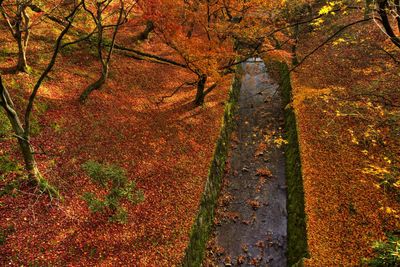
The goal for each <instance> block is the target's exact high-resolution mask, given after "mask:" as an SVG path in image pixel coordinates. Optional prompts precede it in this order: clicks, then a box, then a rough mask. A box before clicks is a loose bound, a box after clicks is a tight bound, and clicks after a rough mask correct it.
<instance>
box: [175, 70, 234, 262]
mask: <svg viewBox="0 0 400 267" xmlns="http://www.w3.org/2000/svg"><path fill="white" fill-rule="evenodd" d="M240 87H241V70H240V68H238V70H237V72H236V74H235V77H234V79H233V83H232V86H231V89H230V92H229V99H228V102H227V103H226V105H225V112H224V118H223V121H222V126H221V132H220V136H219V138H218V141H217V144H216V146H215V150H214V156H213V159H212V161H211V167H210V169H209V173H208V179H207V182H206V186H205V189H204V192H203V196H202V198H201V202H200V207H199V212H198V214H197V217H196V220H195V222H194V224H193V226H192V230H191V233H190V241H189V245H188V247H187V248H186V251H185V257H184V259H183V262H182V266H188V267H196V266H201V264H202V262H203V257H204V252H205V249H206V244H207V241H208V239H209V235H210V233H211V230H212V226H213V221H214V211H215V206H216V203H217V200H218V196H219V192H220V189H221V183H222V178H223V175H224V171H225V162H226V156H227V154H228V149H229V139H230V135H231V132H232V129H233V127H234V115H235V110H236V104H237V101H238V99H239V94H240Z"/></svg>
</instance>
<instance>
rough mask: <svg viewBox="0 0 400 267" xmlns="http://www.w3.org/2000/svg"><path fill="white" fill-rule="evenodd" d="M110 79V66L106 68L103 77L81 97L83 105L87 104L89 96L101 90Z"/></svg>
mask: <svg viewBox="0 0 400 267" xmlns="http://www.w3.org/2000/svg"><path fill="white" fill-rule="evenodd" d="M107 77H108V66H107V67H104V70H103V71H102V72H101V77H100V78H99V79H98V80H97V81H95V82H94V83H92V84H91V85H89V86H88V87H87V88H86V89H85V90H84V91H83V92H82V94H81V95H80V97H79V101H80V102H81V103H85V102H86V100H87V98H88V97H89V95H90V94H91V93H92V92H93V91H94V90H100V89H101V87H102V86H103V85H104V84H105V82H106V80H107Z"/></svg>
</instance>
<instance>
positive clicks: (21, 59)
mask: <svg viewBox="0 0 400 267" xmlns="http://www.w3.org/2000/svg"><path fill="white" fill-rule="evenodd" d="M16 39H17V43H18V62H17V66H16V71H19V72H26V73H27V72H29V66H28V62H27V60H26V46H24V44H23V40H22V37H21V36H19V37H18V38H16Z"/></svg>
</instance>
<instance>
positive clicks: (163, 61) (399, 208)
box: [0, 0, 400, 266]
mask: <svg viewBox="0 0 400 267" xmlns="http://www.w3.org/2000/svg"><path fill="white" fill-rule="evenodd" d="M398 6H399V3H398V1H383V0H379V1H375V2H371V1H368V0H367V1H365V2H364V1H350V0H349V1H311V0H302V1H280V0H279V1H278V0H276V1H264V0H250V1H239V0H216V1H202V0H188V1H175V0H118V1H117V0H104V1H85V0H60V1H55V0H54V1H53V0H52V1H35V0H21V1H9V0H0V15H1V18H0V40H1V42H0V85H1V86H0V107H1V110H0V217H1V218H2V219H1V220H0V263H1V265H4V266H5V265H12V266H20V265H45V264H49V265H74V266H75V265H81V266H94V265H105V266H107V265H118V266H135V265H137V266H176V265H179V263H180V262H181V260H182V258H183V255H184V251H185V248H186V247H187V244H188V241H189V233H190V229H191V226H192V224H193V221H194V218H195V216H196V213H197V211H198V205H199V203H200V199H201V195H202V193H203V190H204V183H205V180H206V177H207V173H208V167H209V163H210V159H211V157H212V154H213V151H214V144H215V141H216V140H217V137H218V133H219V128H220V123H221V117H222V114H223V105H224V103H225V101H226V99H227V97H228V96H227V92H228V89H229V86H230V82H231V78H232V77H231V76H232V73H234V72H235V71H236V66H237V65H239V64H241V63H242V62H244V61H246V60H248V59H249V58H253V57H262V58H264V59H265V61H266V62H269V63H270V62H273V61H276V60H280V61H285V62H286V63H288V64H289V65H290V67H291V75H292V77H293V85H294V86H293V87H294V95H293V99H292V100H293V101H292V103H291V104H290V105H289V106H288V107H286V108H291V107H293V108H294V109H295V111H296V115H297V118H298V128H299V139H300V145H301V159H302V164H303V174H304V191H305V204H306V210H305V212H306V215H307V233H308V235H307V241H308V246H309V252H310V258H309V259H307V260H305V262H306V264H308V265H309V266H332V265H334V266H338V265H341V264H342V265H348V266H354V265H357V264H360V262H362V261H363V259H364V263H365V262H367V261H368V259H371V258H373V257H374V256H376V253H375V252H376V251H377V250H376V249H375V250H374V248H373V244H374V242H377V241H378V242H381V243H379V244H382V243H385V242H386V241H387V240H397V239H396V238H397V236H396V233H398V230H399V227H400V225H399V216H400V204H399V202H398V198H399V195H400V193H399V188H400V182H399V181H400V180H399V173H400V171H399V169H400V161H399V155H400V151H399V147H400V144H399V128H400V126H399V117H400V116H399V99H400V96H399V89H398V82H399V77H398V73H397V72H398V68H399V62H400V59H399V56H400V50H399V49H398V46H399V39H398V38H399V37H398V36H399V25H400V24H399V20H398V14H399V13H400V12H399V9H398ZM390 14H395V16H394V17H393V18H392V17H390V16H389V15H390ZM396 14H397V16H396ZM382 31H383V32H382ZM79 100H80V101H79ZM279 142H280V145H285V144H286V143H285V140H283V139H279ZM265 149H268V148H267V147H262V148H260V149H259V150H260V151H264V150H265ZM260 151H257V152H256V155H257V154H259V153H261V152H260ZM88 162H89V163H91V167H93V168H95V169H96V170H95V171H93V169H91V167H90V166H89V167H88V165H87V163H88ZM85 163H86V165H85ZM89 165H90V164H89ZM93 173H95V175H94V174H93ZM100 173H103V174H104V173H106V175H104V177H107V179H106V180H102V179H100V183H99V179H98V178H99V177H103V176H102V175H103V174H100ZM258 175H259V178H260V179H261V178H262V181H263V182H266V181H267V180H268V179H269V178H270V176H271V172H270V171H269V170H267V169H259V172H258ZM104 177H103V178H104ZM96 179H97V180H96ZM244 205H250V206H251V207H252V208H253V209H255V210H256V209H257V208H258V206H259V203H257V202H249V203H245V204H244ZM91 211H95V212H91ZM113 219H115V220H116V221H118V222H120V223H112V222H110V220H111V221H112V220H113ZM390 234H392V235H390ZM393 235H394V237H393ZM383 247H385V246H383ZM380 248H382V247H379V248H378V250H379V249H380ZM381 250H382V249H381ZM374 253H375V254H374ZM382 253H384V252H382Z"/></svg>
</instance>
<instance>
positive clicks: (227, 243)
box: [204, 60, 287, 266]
mask: <svg viewBox="0 0 400 267" xmlns="http://www.w3.org/2000/svg"><path fill="white" fill-rule="evenodd" d="M266 71H267V70H266V67H265V64H264V63H263V62H262V61H261V60H259V61H248V62H246V63H244V64H243V72H244V74H243V79H242V87H241V92H240V98H239V102H238V105H239V107H238V114H237V116H236V123H237V126H236V129H235V131H234V133H233V138H232V144H231V148H230V152H229V155H230V156H229V159H228V167H227V171H226V173H225V177H224V181H223V184H224V185H223V189H222V193H221V196H220V198H219V202H218V208H217V210H216V219H215V230H214V233H213V238H211V240H210V242H209V244H208V251H207V256H206V259H205V261H204V266H229V265H232V266H238V265H243V266H250V265H252V266H265V265H267V266H286V256H285V253H286V236H287V229H286V227H287V212H286V198H287V196H286V177H285V158H284V153H283V146H282V140H283V139H282V134H283V133H282V131H283V129H282V128H283V110H282V104H281V96H280V92H279V90H278V85H277V84H276V83H275V82H274V81H273V80H272V79H271V78H270V77H269V75H268V74H267V72H266Z"/></svg>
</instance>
